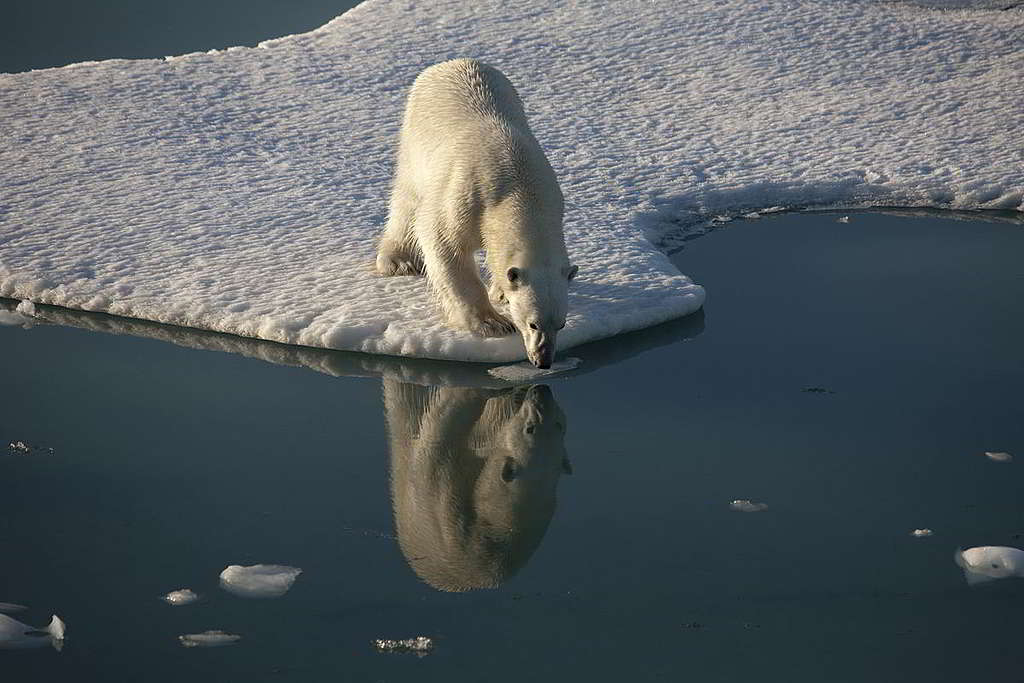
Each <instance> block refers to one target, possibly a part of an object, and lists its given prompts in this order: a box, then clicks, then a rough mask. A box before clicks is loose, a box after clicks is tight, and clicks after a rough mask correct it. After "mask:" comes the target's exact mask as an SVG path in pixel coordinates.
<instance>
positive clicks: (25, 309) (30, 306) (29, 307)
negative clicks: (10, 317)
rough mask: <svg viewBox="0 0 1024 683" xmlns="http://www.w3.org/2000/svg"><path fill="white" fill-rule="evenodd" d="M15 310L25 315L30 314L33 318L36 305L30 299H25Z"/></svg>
mask: <svg viewBox="0 0 1024 683" xmlns="http://www.w3.org/2000/svg"><path fill="white" fill-rule="evenodd" d="M14 310H15V311H17V312H18V313H21V314H22V315H24V316H28V317H30V318H31V317H32V316H34V315H35V314H36V305H35V304H34V303H32V302H31V301H29V300H28V299H25V300H24V301H22V302H21V303H19V304H18V306H17V307H16V308H15V309H14Z"/></svg>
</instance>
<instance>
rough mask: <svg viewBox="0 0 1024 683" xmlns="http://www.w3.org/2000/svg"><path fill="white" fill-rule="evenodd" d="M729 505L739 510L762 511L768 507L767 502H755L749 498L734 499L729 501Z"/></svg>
mask: <svg viewBox="0 0 1024 683" xmlns="http://www.w3.org/2000/svg"><path fill="white" fill-rule="evenodd" d="M729 507H730V508H731V509H733V510H736V511H737V512H761V511H762V510H767V509H768V504H767V503H754V502H751V501H749V500H744V499H740V500H734V501H732V502H731V503H729Z"/></svg>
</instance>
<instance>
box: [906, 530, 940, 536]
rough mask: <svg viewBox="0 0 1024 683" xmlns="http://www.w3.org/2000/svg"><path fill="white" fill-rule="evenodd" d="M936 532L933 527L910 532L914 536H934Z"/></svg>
mask: <svg viewBox="0 0 1024 683" xmlns="http://www.w3.org/2000/svg"><path fill="white" fill-rule="evenodd" d="M934 533H935V532H933V531H932V530H931V529H914V530H913V531H911V532H910V535H911V536H913V537H914V538H928V537H929V536H932V535H933V534H934Z"/></svg>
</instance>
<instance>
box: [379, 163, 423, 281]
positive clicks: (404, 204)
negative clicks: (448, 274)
mask: <svg viewBox="0 0 1024 683" xmlns="http://www.w3.org/2000/svg"><path fill="white" fill-rule="evenodd" d="M418 203H419V202H418V201H417V198H416V194H415V193H414V192H412V191H411V190H410V189H409V188H408V187H405V185H404V183H401V182H398V181H396V183H395V189H394V190H393V191H392V193H391V206H390V208H389V210H388V225H387V227H386V228H385V229H384V234H383V235H381V238H380V243H379V244H378V245H377V272H378V273H380V274H381V275H384V276H390V275H422V274H423V256H422V254H421V253H420V248H419V245H418V244H417V243H416V233H415V227H414V226H415V223H416V206H417V204H418Z"/></svg>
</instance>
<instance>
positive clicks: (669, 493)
mask: <svg viewBox="0 0 1024 683" xmlns="http://www.w3.org/2000/svg"><path fill="white" fill-rule="evenodd" d="M836 218H837V216H836V214H791V215H784V216H778V217H774V218H769V219H763V220H760V221H740V222H736V223H733V224H730V226H729V227H727V228H723V229H720V230H718V231H716V232H713V233H711V234H710V235H708V236H706V237H704V238H701V239H700V240H696V241H694V242H690V243H688V244H687V247H686V249H685V250H683V251H682V252H680V253H678V254H676V256H675V257H674V260H675V262H676V263H677V265H678V266H679V267H680V269H681V270H682V271H683V272H686V273H689V274H691V275H692V276H693V277H694V279H695V280H696V281H698V282H700V283H702V284H704V285H705V286H707V287H708V291H709V297H708V302H707V305H706V308H705V312H704V313H703V314H702V315H698V316H693V317H691V318H689V319H686V320H684V321H679V322H676V323H672V324H669V325H667V326H663V327H661V328H656V329H654V330H651V331H647V332H641V333H637V334H633V335H628V336H624V337H619V338H615V339H612V340H608V341H605V342H602V343H598V344H592V345H588V346H585V347H580V348H578V349H574V350H573V351H572V352H571V353H572V355H575V356H579V357H581V358H583V360H584V364H583V366H582V367H581V368H580V370H579V371H578V372H577V374H575V375H573V376H569V377H566V378H564V379H561V380H552V381H550V382H548V383H547V385H546V386H536V387H534V388H528V387H518V388H513V387H503V386H502V385H500V384H498V383H496V382H489V381H488V380H487V376H486V374H485V373H483V371H482V369H481V368H480V367H479V366H471V365H460V364H449V363H414V362H405V361H400V360H393V359H382V358H375V357H372V356H361V355H358V354H334V353H327V352H318V351H313V350H303V349H297V348H293V347H284V346H280V345H275V344H265V343H259V342H252V341H247V340H240V339H236V338H231V337H224V336H221V335H212V334H201V333H190V332H189V331H187V330H180V329H177V328H167V327H162V326H155V325H144V324H142V325H140V324H136V323H131V322H130V321H121V320H118V319H115V318H109V317H107V316H98V315H91V314H78V315H74V314H67V313H63V312H61V311H60V310H59V309H50V308H46V309H41V313H42V315H43V317H44V318H47V319H49V320H52V321H55V322H60V323H62V324H60V325H45V324H44V325H37V326H34V327H32V328H31V329H27V330H25V329H21V328H19V327H15V326H0V353H2V357H3V358H4V359H5V363H4V366H3V369H2V371H0V381H2V387H3V391H0V415H2V416H3V417H2V419H0V443H2V444H4V445H5V444H7V443H8V442H9V441H13V440H22V441H25V442H26V443H28V444H29V445H32V446H37V447H39V448H38V450H36V451H34V452H32V453H29V454H21V455H18V454H10V455H8V451H6V450H5V451H2V454H0V483H2V491H3V495H2V496H0V548H2V549H3V553H2V555H0V557H2V561H0V601H4V602H16V603H21V604H26V605H29V606H30V609H29V610H28V611H27V612H22V613H19V614H16V615H13V616H16V617H18V618H19V619H21V620H22V621H25V622H27V623H29V624H31V625H33V626H37V627H38V626H41V625H45V624H46V622H47V621H48V619H49V616H50V614H51V613H54V612H55V613H57V614H59V615H60V616H61V617H62V618H63V619H64V620H65V621H66V622H67V628H68V630H67V640H66V645H65V647H64V649H63V651H62V652H60V653H57V652H55V651H54V650H52V649H51V648H49V647H44V648H40V649H35V650H23V651H2V650H0V671H3V680H5V681H6V680H11V681H19V682H20V681H56V680H66V681H90V682H91V681H143V680H144V681H168V682H170V681H183V680H190V681H195V682H197V683H198V682H199V681H232V680H251V681H303V682H305V681H321V680H339V681H403V680H417V681H424V680H427V681H442V680H460V681H461V680H466V681H519V680H523V679H532V680H544V681H546V680H580V681H584V680H593V681H623V680H640V681H654V680H673V681H674V680H684V679H690V680H699V681H737V680H744V679H746V680H763V681H775V680H778V681H808V682H812V681H813V682H815V683H817V682H819V681H867V680H885V681H964V680H972V679H973V678H975V677H976V676H977V674H978V672H981V671H984V672H985V673H986V674H989V675H991V676H994V677H995V678H997V679H1001V680H1016V679H1017V678H1018V677H1019V675H1020V666H1021V655H1020V652H1021V649H1020V636H1021V633H1022V629H1021V626H1020V619H1021V615H1022V614H1024V580H1021V579H1006V580H1002V581H996V582H992V583H989V584H984V585H981V586H977V587H973V588H969V587H968V586H967V585H966V584H965V582H964V578H963V575H962V574H961V572H960V570H959V568H958V567H957V566H956V565H955V564H954V562H953V554H954V552H955V550H956V549H957V548H958V547H969V546H976V545H987V544H991V545H1010V546H1016V547H1024V539H1022V538H1021V535H1022V534H1024V495H1022V494H1024V480H1022V474H1021V467H1024V409H1022V404H1021V401H1020V393H1021V387H1022V385H1024V360H1022V356H1021V349H1022V348H1024V316H1022V315H1021V313H1022V311H1021V308H1022V304H1021V302H1022V301H1024V267H1022V266H1021V259H1020V254H1021V253H1024V229H1022V226H1021V225H1020V224H1019V223H1017V224H1012V223H999V222H983V221H978V220H974V221H964V220H949V219H938V218H934V217H930V218H927V217H906V216H904V217H900V216H892V215H883V214H853V215H852V216H851V220H850V222H849V223H845V224H844V223H839V222H837V221H836ZM73 326H77V327H73ZM96 330H104V331H107V332H116V333H118V334H105V333H101V332H97V331H96ZM145 337H150V338H145ZM168 341H170V342H174V343H173V344H172V343H168ZM189 347H195V348H189ZM201 349H220V350H221V352H211V351H210V350H201ZM222 351H229V353H224V352H222ZM267 360H270V361H272V362H269V363H268V362H266V361H267ZM352 375H359V376H360V377H353V376H352ZM441 384H447V386H440V385H441ZM51 447H52V448H53V453H52V454H50V453H48V452H47V451H46V450H45V449H46V448H51ZM984 451H1007V452H1010V453H1014V454H1016V456H1017V457H1016V459H1015V460H1014V461H1013V462H1009V463H997V462H993V461H991V460H989V459H987V458H986V457H984V456H983V455H982V453H983V452H984ZM734 499H750V500H752V501H754V502H762V503H765V504H767V505H768V508H767V509H766V510H764V511H761V512H756V513H744V512H737V511H733V510H730V508H729V502H730V501H732V500H734ZM924 527H927V528H930V529H932V530H934V535H933V536H931V537H929V538H913V537H912V536H910V532H911V531H912V530H913V529H915V528H924ZM255 563H277V564H285V565H292V566H296V567H300V568H302V569H303V574H302V575H301V576H300V577H299V578H298V580H297V581H296V583H295V585H294V587H293V588H292V589H291V590H290V591H289V592H288V593H287V594H286V595H284V596H282V597H279V598H276V599H265V600H246V599H243V598H240V597H236V596H234V595H231V594H228V593H226V592H224V591H223V590H221V589H220V588H219V587H218V585H217V584H218V575H219V573H220V572H221V570H223V569H224V568H225V567H226V566H228V565H230V564H242V565H249V564H255ZM493 585H497V586H498V587H497V588H486V587H485V586H493ZM183 587H190V588H192V589H194V590H195V591H197V592H199V593H201V594H203V596H204V597H205V600H204V601H203V602H202V603H200V604H196V605H189V606H184V607H171V606H169V605H166V604H164V603H162V602H161V601H160V600H159V596H161V595H163V594H164V593H166V592H168V591H170V590H173V589H177V588H183ZM209 629H223V630H225V631H227V632H230V633H235V634H239V635H241V636H242V640H241V641H239V642H238V643H237V644H235V645H231V646H228V647H223V648H213V649H186V648H183V647H181V646H180V645H179V643H178V642H177V636H179V635H181V634H186V633H199V632H202V631H206V630H209ZM419 635H425V636H430V637H432V638H434V639H436V647H435V649H434V651H433V653H432V654H430V655H429V656H426V657H423V658H417V657H416V656H414V655H401V654H380V653H377V652H375V651H374V649H373V647H372V645H371V640H372V639H374V638H407V637H412V636H419Z"/></svg>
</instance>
